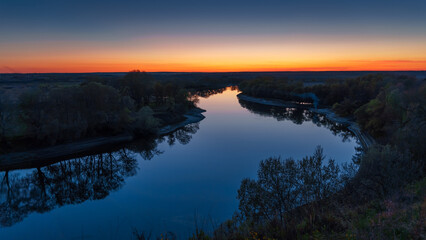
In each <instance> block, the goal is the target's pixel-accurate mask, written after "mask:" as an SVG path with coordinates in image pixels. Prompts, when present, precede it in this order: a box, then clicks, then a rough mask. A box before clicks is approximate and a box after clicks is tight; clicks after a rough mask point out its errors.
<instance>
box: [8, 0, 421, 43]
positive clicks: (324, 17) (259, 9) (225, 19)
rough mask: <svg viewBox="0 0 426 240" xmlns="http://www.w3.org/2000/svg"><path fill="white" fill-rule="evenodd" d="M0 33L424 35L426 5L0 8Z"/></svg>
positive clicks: (41, 4) (21, 0)
mask: <svg viewBox="0 0 426 240" xmlns="http://www.w3.org/2000/svg"><path fill="white" fill-rule="evenodd" d="M0 31H1V38H3V39H7V40H17V38H19V37H31V38H36V39H38V38H43V37H57V38H61V37H71V38H98V37H102V38H103V37H107V38H116V37H126V36H127V37H128V36H132V35H140V34H162V33H165V34H169V33H174V34H179V33H181V34H230V33H231V34H265V33H305V32H308V33H312V32H315V33H316V32H319V33H324V34H328V33H342V34H345V33H354V32H355V33H362V34H391V35H393V34H400V33H401V34H422V35H423V34H425V32H426V1H424V0H410V1H395V0H383V1H377V0H376V1H374V0H357V1H353V0H339V1H330V0H321V1H318V0H309V1H307V0H297V1H296V0H294V1H288V0H287V1H275V0H274V1H268V0H266V1H259V0H258V1H252V0H244V1H240V0H237V1H220V0H216V1H210V0H202V1H200V0H198V1H185V0H183V1H170V0H160V1H152V0H151V1H136V0H130V1H118V0H115V1H111V0H104V1H93V0H85V1H83V0H72V1H58V0H2V1H1V2H0ZM116 34H119V35H116ZM121 35H124V36H121Z"/></svg>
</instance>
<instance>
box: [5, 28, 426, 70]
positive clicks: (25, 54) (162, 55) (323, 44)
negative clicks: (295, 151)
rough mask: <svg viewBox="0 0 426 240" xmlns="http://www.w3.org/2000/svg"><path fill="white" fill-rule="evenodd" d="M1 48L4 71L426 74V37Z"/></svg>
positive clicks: (160, 39) (174, 39)
mask: <svg viewBox="0 0 426 240" xmlns="http://www.w3.org/2000/svg"><path fill="white" fill-rule="evenodd" d="M0 49H3V51H2V54H1V55H0V73H84V72H86V73H88V72H128V71H130V70H133V69H140V70H143V71H147V72H264V71H424V70H426V36H420V37H410V38H399V39H389V38H386V37H380V36H378V37H371V38H365V37H364V38H363V37H356V36H348V37H339V36H334V37H331V36H325V37H324V36H306V35H303V36H292V37H285V36H262V37H253V36H245V37H244V36H210V37H203V36H198V37H197V36H190V37H189V36H184V37H182V36H157V37H150V38H146V37H145V38H142V39H125V40H120V41H115V42H113V41H112V42H97V41H93V42H84V41H81V42H78V41H74V42H72V41H69V42H68V41H62V42H61V41H56V42H53V41H52V42H49V41H42V42H13V43H11V42H9V43H0Z"/></svg>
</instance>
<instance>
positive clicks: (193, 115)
mask: <svg viewBox="0 0 426 240" xmlns="http://www.w3.org/2000/svg"><path fill="white" fill-rule="evenodd" d="M203 112H205V110H204V109H200V108H193V109H191V110H189V111H187V112H186V113H185V114H184V115H183V116H184V117H185V120H183V121H181V122H178V123H175V124H170V125H166V126H164V127H162V128H160V129H159V130H158V131H157V135H158V136H163V135H166V134H169V133H172V132H174V131H176V130H177V129H179V128H182V127H184V126H186V125H188V124H192V123H197V122H200V121H201V120H203V119H204V118H205V117H204V115H203V114H202V113H203ZM133 140H135V137H134V136H133V135H132V134H128V133H126V134H121V135H117V136H111V137H97V138H90V139H85V140H81V141H77V142H72V143H67V144H60V145H56V146H52V147H46V148H41V149H35V150H31V151H24V152H13V153H7V154H3V155H0V170H2V171H8V170H14V169H28V168H37V167H42V166H46V165H48V164H52V163H54V162H57V161H61V160H66V159H67V158H72V157H78V156H84V155H87V154H90V153H93V152H96V150H99V149H104V148H105V147H109V146H114V145H118V144H123V143H128V142H131V141H133Z"/></svg>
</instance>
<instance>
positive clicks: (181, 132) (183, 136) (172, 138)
mask: <svg viewBox="0 0 426 240" xmlns="http://www.w3.org/2000/svg"><path fill="white" fill-rule="evenodd" d="M199 128H200V123H199V122H197V123H192V124H188V125H186V126H185V127H183V128H180V129H178V130H176V131H174V132H173V133H171V134H169V135H167V136H164V137H162V138H160V139H159V141H160V142H163V141H167V143H168V144H169V145H170V146H172V145H174V144H175V143H176V140H177V141H178V142H179V143H180V144H183V145H185V144H188V143H189V142H190V141H191V139H192V135H193V134H195V133H196V132H197V131H198V129H199Z"/></svg>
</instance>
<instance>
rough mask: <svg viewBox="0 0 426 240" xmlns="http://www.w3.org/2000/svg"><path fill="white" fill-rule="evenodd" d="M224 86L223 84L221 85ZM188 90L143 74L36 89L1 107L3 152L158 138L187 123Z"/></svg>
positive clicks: (182, 84)
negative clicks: (162, 132) (96, 140)
mask: <svg viewBox="0 0 426 240" xmlns="http://www.w3.org/2000/svg"><path fill="white" fill-rule="evenodd" d="M219 84H221V83H219ZM187 85H191V86H192V85H194V86H196V87H200V88H204V87H205V86H204V85H202V86H200V85H195V83H194V82H192V81H191V82H188V81H186V82H171V81H158V80H155V79H154V78H153V77H152V76H151V75H149V74H147V73H145V72H140V71H138V70H135V71H132V72H129V73H128V74H126V75H125V76H124V77H120V78H101V77H96V76H94V77H91V78H87V79H85V80H84V81H82V82H81V83H76V84H73V85H63V84H58V85H55V84H49V85H40V86H38V87H34V88H31V89H29V90H27V91H25V92H24V93H22V94H21V95H20V96H19V97H18V98H17V99H16V100H15V101H14V100H12V99H10V98H7V96H5V95H2V96H1V101H0V142H1V146H2V147H1V151H2V152H3V153H4V152H12V151H16V150H26V149H29V148H36V147H41V146H52V145H56V144H60V143H66V142H73V141H76V140H79V139H85V138H90V137H99V136H113V135H117V134H123V133H126V134H131V135H133V136H142V137H143V136H148V135H155V134H156V133H157V131H158V129H159V128H160V127H162V126H165V125H168V124H172V123H176V122H179V121H182V120H183V119H184V117H183V115H184V114H185V112H187V111H188V110H189V109H192V108H194V107H195V103H196V102H197V98H196V96H195V95H194V94H192V93H191V92H194V91H196V89H195V90H194V89H188V87H187Z"/></svg>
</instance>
